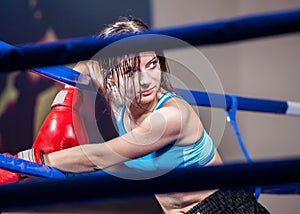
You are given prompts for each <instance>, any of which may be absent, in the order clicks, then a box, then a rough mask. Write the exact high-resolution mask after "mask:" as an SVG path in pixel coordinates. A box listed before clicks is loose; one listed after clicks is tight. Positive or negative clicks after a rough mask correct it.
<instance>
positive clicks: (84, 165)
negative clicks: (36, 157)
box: [44, 146, 99, 173]
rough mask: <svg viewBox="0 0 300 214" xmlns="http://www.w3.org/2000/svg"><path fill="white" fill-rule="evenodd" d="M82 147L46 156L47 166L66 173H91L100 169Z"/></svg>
mask: <svg viewBox="0 0 300 214" xmlns="http://www.w3.org/2000/svg"><path fill="white" fill-rule="evenodd" d="M85 150H86V149H83V148H82V146H76V147H73V148H70V149H65V150H61V151H57V152H53V153H50V154H47V155H44V162H45V165H48V166H51V167H54V168H57V169H59V170H62V171H66V172H75V173H79V172H91V171H94V170H95V169H97V168H99V167H97V166H96V164H94V163H93V162H92V161H91V160H90V158H89V157H88V154H87V153H86V152H84V151H85Z"/></svg>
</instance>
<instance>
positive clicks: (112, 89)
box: [44, 19, 268, 213]
mask: <svg viewBox="0 0 300 214" xmlns="http://www.w3.org/2000/svg"><path fill="white" fill-rule="evenodd" d="M147 30H148V27H147V26H146V25H145V24H144V23H143V22H141V21H140V20H136V19H123V20H120V21H118V22H116V23H114V24H112V25H109V26H107V27H106V28H105V29H104V30H103V31H102V32H100V34H99V37H100V38H106V37H110V36H114V35H119V34H123V33H140V32H144V31H147ZM74 69H75V70H77V71H79V72H81V73H87V74H89V75H91V77H92V79H93V81H94V83H95V85H96V86H97V87H99V91H100V93H101V94H102V95H103V96H105V97H106V100H107V103H108V104H109V106H110V109H111V111H112V116H113V117H114V118H115V120H116V124H117V126H118V130H119V134H120V136H119V137H116V138H113V139H111V140H109V141H107V142H105V143H101V144H87V145H81V146H76V147H73V148H70V149H66V150H62V151H58V152H53V153H50V154H48V155H45V156H44V160H45V164H47V165H50V166H52V167H55V168H58V169H60V170H63V171H69V172H88V171H94V170H100V169H101V170H103V169H107V168H109V167H111V166H116V165H118V164H124V165H126V166H127V167H128V168H132V169H135V170H141V171H143V170H144V171H150V170H151V171H152V170H153V171H155V170H158V169H166V168H167V169H168V168H169V169H174V168H183V167H203V166H208V165H213V164H222V160H221V158H220V156H219V154H218V152H217V150H216V149H215V147H214V144H213V142H212V140H211V138H210V137H209V136H208V134H207V132H206V131H205V130H204V128H203V125H202V122H201V120H200V118H199V117H198V115H197V114H196V113H195V112H194V110H193V109H192V107H191V106H190V105H189V104H188V103H187V102H186V101H184V100H183V99H182V98H180V97H179V96H177V95H176V94H175V93H174V91H173V89H172V86H171V84H170V82H169V80H168V74H169V71H168V67H167V64H166V60H165V58H164V57H163V56H160V55H158V54H157V53H155V52H153V51H147V52H141V53H139V54H137V55H132V54H130V55H127V56H123V57H116V58H111V59H109V60H106V61H105V60H102V61H101V60H100V61H99V62H98V61H92V60H91V61H83V62H79V63H78V64H77V65H76V66H75V68H74ZM156 198H157V200H158V202H159V204H160V205H161V207H162V210H163V211H164V212H165V213H200V212H201V213H203V210H206V212H204V213H218V212H219V213H268V211H267V210H265V209H264V208H263V207H262V206H261V205H260V204H258V203H257V202H256V201H255V199H254V197H253V194H252V193H248V192H243V191H235V192H234V191H227V192H226V191H221V190H208V191H195V192H184V193H170V194H157V195H156Z"/></svg>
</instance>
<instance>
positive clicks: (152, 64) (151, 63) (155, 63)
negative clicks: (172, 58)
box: [149, 60, 157, 69]
mask: <svg viewBox="0 0 300 214" xmlns="http://www.w3.org/2000/svg"><path fill="white" fill-rule="evenodd" d="M156 65H157V60H153V61H152V62H150V64H149V68H150V69H153V68H155V67H156Z"/></svg>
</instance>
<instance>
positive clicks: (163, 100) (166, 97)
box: [152, 92, 178, 111]
mask: <svg viewBox="0 0 300 214" xmlns="http://www.w3.org/2000/svg"><path fill="white" fill-rule="evenodd" d="M172 97H178V96H177V95H176V94H174V93H171V92H166V93H164V94H163V95H162V96H161V97H160V99H159V100H158V102H157V104H156V105H155V107H154V108H153V110H152V111H155V110H157V109H159V108H161V107H162V106H163V105H164V104H165V103H166V102H167V101H168V100H169V99H171V98H172Z"/></svg>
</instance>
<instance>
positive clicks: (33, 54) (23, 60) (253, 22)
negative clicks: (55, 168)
mask: <svg viewBox="0 0 300 214" xmlns="http://www.w3.org/2000/svg"><path fill="white" fill-rule="evenodd" d="M299 23H300V10H299V9H298V10H287V11H279V12H274V13H269V14H256V15H250V16H244V17H239V18H234V19H227V20H225V19H224V20H219V21H214V22H209V23H200V24H194V25H190V26H179V27H172V28H165V29H154V30H151V31H149V32H146V33H143V34H145V35H149V34H156V35H166V36H170V37H174V38H178V39H181V40H183V41H185V42H187V43H189V44H190V45H194V46H199V45H211V44H220V43H228V42H234V41H240V40H245V39H252V38H258V37H266V36H272V35H281V34H286V33H292V32H298V31H300V25H299ZM141 35H142V34H141ZM130 36H132V34H128V35H122V36H116V37H113V38H107V39H99V38H98V39H97V38H95V37H85V38H73V39H69V40H63V41H56V42H51V43H45V44H25V45H19V46H16V47H15V46H8V45H5V44H4V45H3V44H1V43H0V47H1V49H0V71H2V72H3V71H4V72H8V71H14V70H19V69H27V68H34V67H42V66H50V65H63V64H69V63H74V62H78V61H81V60H87V59H91V58H92V57H93V56H94V55H95V54H96V53H97V52H98V51H99V50H101V49H102V48H104V47H106V46H107V45H109V44H111V43H113V42H115V41H118V40H120V39H123V38H127V37H130ZM178 45H183V44H173V43H172V42H171V43H170V42H164V41H161V38H160V39H151V40H149V39H141V40H134V42H132V43H130V45H129V44H126V46H124V47H123V48H120V53H119V54H122V51H124V52H125V53H128V47H133V48H134V50H139V48H141V51H142V50H149V49H150V50H152V49H153V47H159V49H171V48H179V46H178ZM127 46H128V47H127ZM122 49H124V50H122ZM112 54H115V53H112Z"/></svg>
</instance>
